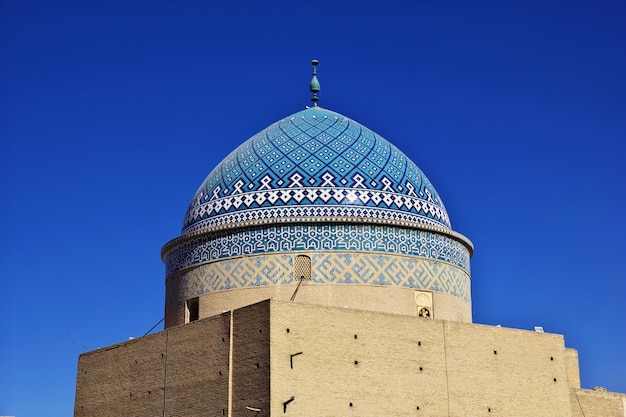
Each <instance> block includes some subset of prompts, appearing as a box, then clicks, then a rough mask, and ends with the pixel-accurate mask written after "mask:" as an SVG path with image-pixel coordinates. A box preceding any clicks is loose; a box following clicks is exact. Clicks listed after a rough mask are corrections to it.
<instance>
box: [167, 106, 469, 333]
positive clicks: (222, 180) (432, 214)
mask: <svg viewBox="0 0 626 417" xmlns="http://www.w3.org/2000/svg"><path fill="white" fill-rule="evenodd" d="M472 253H473V246H472V244H471V242H470V241H469V240H468V239H467V238H466V237H464V236H463V235H461V234H459V233H457V232H455V231H453V230H452V228H451V226H450V220H449V218H448V213H447V212H446V209H445V207H444V205H443V202H442V201H441V198H440V197H439V194H437V191H436V190H435V188H434V187H433V185H432V184H431V183H430V181H429V180H428V178H426V176H425V175H424V173H423V172H422V171H421V170H420V169H419V168H418V167H417V166H416V165H415V164H414V163H413V162H412V161H411V160H410V159H409V158H407V156H406V155H404V154H403V153H402V152H401V151H400V150H399V149H398V148H396V147H395V146H393V145H392V144H391V143H389V142H388V141H387V140H385V139H384V138H382V137H381V136H379V135H378V134H376V133H374V132H373V131H371V130H370V129H368V128H366V127H365V126H363V125H361V124H359V123H357V122H355V121H353V120H351V119H349V118H347V117H345V116H342V115H341V114H338V113H335V112H332V111H330V110H326V109H323V108H320V107H318V106H315V107H312V108H307V109H306V110H302V111H300V112H298V113H295V114H293V115H291V116H289V117H286V118H284V119H282V120H279V121H278V122H276V123H274V124H272V125H271V126H269V127H267V128H266V129H264V130H262V131H260V132H259V133H257V134H256V135H254V136H253V137H251V138H250V139H248V140H246V141H245V142H243V143H242V144H241V145H240V146H239V147H237V148H236V149H235V150H234V151H233V152H232V153H231V154H229V155H228V156H227V157H226V158H225V159H224V160H223V161H222V162H220V163H219V164H218V165H217V166H216V167H215V168H214V169H213V170H212V171H211V173H210V174H209V175H208V176H207V177H206V179H205V180H204V181H203V182H202V184H201V185H200V187H199V189H198V190H197V191H196V193H195V195H194V196H193V199H192V200H191V203H190V204H189V207H188V209H187V212H186V214H185V218H184V222H183V227H182V232H181V235H180V236H179V237H177V238H175V239H173V240H172V241H170V242H168V243H167V244H166V245H165V246H164V247H163V249H162V252H161V256H162V259H163V261H164V263H165V275H166V279H165V286H166V296H165V322H166V327H170V326H175V325H179V324H184V323H187V322H189V321H192V320H194V319H198V318H203V317H210V316H211V315H216V314H220V313H221V312H223V311H227V310H232V309H235V308H239V307H243V306H245V305H249V304H253V303H255V302H259V301H262V300H266V299H268V298H273V299H277V300H286V301H297V302H304V303H309V304H314V305H320V306H340V307H350V308H356V309H363V310H372V311H380V312H387V313H392V314H405V315H419V316H423V317H431V318H440V319H446V320H456V321H465V322H471V294H470V285H471V282H470V280H471V277H470V258H471V256H472Z"/></svg>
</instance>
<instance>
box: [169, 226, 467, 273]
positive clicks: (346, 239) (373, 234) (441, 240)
mask: <svg viewBox="0 0 626 417" xmlns="http://www.w3.org/2000/svg"><path fill="white" fill-rule="evenodd" d="M299 251H354V252H363V253H368V252H369V253H390V254H397V255H411V256H417V257H420V258H427V259H433V260H438V261H442V262H446V263H449V264H452V265H454V266H456V267H458V268H461V269H463V270H464V271H465V272H466V273H467V274H468V275H469V274H470V254H469V252H468V249H467V248H466V247H465V246H464V245H463V244H462V243H461V242H459V241H457V240H455V239H452V238H451V237H448V236H446V235H444V234H439V233H433V232H430V231H427V230H423V229H413V228H400V227H390V226H380V225H373V224H358V223H357V224H349V223H340V224H336V223H330V224H329V223H326V224H319V223H317V224H316V223H311V224H306V223H296V224H291V225H276V226H268V227H264V228H254V229H242V230H239V231H237V230H229V231H225V232H222V233H211V234H205V235H200V236H198V237H195V238H189V239H188V240H187V241H186V242H184V243H182V244H181V245H179V246H175V247H174V248H172V249H171V250H169V251H167V253H166V255H165V259H164V261H165V267H166V276H170V275H172V274H174V273H175V272H177V271H179V270H181V269H185V268H189V267H192V266H195V265H198V264H201V263H207V262H212V261H216V260H219V259H226V258H232V257H239V256H245V255H255V254H264V253H268V254H269V253H276V252H282V253H284V252H299Z"/></svg>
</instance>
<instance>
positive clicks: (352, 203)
mask: <svg viewBox="0 0 626 417" xmlns="http://www.w3.org/2000/svg"><path fill="white" fill-rule="evenodd" d="M277 206H278V207H277ZM285 217H320V218H328V217H364V218H380V219H391V220H402V221H409V222H414V223H422V224H431V225H433V226H441V225H442V224H445V225H447V224H449V223H450V221H449V219H448V214H447V213H446V211H445V210H443V209H442V208H441V207H440V206H438V205H437V204H434V203H431V202H429V201H425V200H422V199H420V198H417V197H411V196H407V195H403V194H398V193H392V192H382V191H375V190H366V189H358V188H338V187H337V188H284V189H278V190H264V191H257V192H251V193H244V194H237V195H234V196H229V197H224V198H219V199H215V200H210V201H208V202H207V203H204V204H198V205H196V206H195V207H193V208H191V209H190V210H189V211H188V212H187V216H186V218H185V224H189V225H190V226H188V227H187V228H185V230H184V231H183V234H185V233H191V232H194V231H196V230H201V229H205V228H211V227H215V226H219V225H224V224H232V223H238V222H245V221H254V220H260V219H277V218H278V219H279V218H285ZM322 220H323V219H322Z"/></svg>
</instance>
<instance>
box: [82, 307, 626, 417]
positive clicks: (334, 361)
mask: <svg viewBox="0 0 626 417" xmlns="http://www.w3.org/2000/svg"><path fill="white" fill-rule="evenodd" d="M576 357H577V355H576V351H574V350H572V349H566V348H565V347H564V344H563V337H562V336H560V335H554V334H549V333H537V332H533V331H522V330H515V329H506V328H500V327H491V326H482V325H476V324H469V323H461V322H448V321H441V320H436V319H424V318H418V317H410V316H405V315H393V314H386V313H376V312H371V311H364V310H355V309H347V308H332V307H320V306H314V305H307V304H300V303H289V302H277V301H270V300H267V301H264V302H260V303H257V304H254V305H250V306H247V307H244V308H241V309H238V310H235V311H233V312H232V313H231V312H227V313H224V314H220V315H217V316H214V317H211V318H208V319H202V320H198V321H195V322H193V323H190V324H187V325H184V326H178V327H173V328H169V329H167V330H165V331H163V332H160V333H156V334H153V335H149V336H146V337H143V338H140V339H135V340H130V341H127V342H124V343H120V344H117V345H113V346H111V347H108V348H104V349H99V350H96V351H92V352H88V353H85V354H83V355H81V357H80V359H79V364H78V374H77V388H76V402H75V411H74V415H75V416H77V417H88V416H94V417H109V416H110V417H119V416H136V417H140V416H141V417H143V416H146V417H148V416H150V417H154V416H168V417H169V416H171V417H174V416H176V417H180V416H235V417H265V416H269V415H274V416H279V415H280V416H284V417H294V416H300V417H312V416H338V417H339V416H352V417H357V416H360V417H368V416H372V417H374V416H377V417H383V416H389V417H391V416H416V417H424V416H437V417H438V416H459V417H460V416H473V417H477V416H488V417H492V416H507V417H511V416H515V417H523V416H533V417H540V416H545V417H561V416H563V417H568V416H576V417H578V416H581V417H596V416H597V417H600V416H602V417H613V416H615V417H626V415H625V414H624V402H625V401H626V395H623V394H613V393H607V392H602V391H588V390H580V389H576V388H571V387H576V386H577V385H579V377H578V366H577V364H575V363H574V362H575V360H576ZM570 378H573V379H574V380H570ZM255 410H260V411H259V412H258V414H257V412H256V411H255Z"/></svg>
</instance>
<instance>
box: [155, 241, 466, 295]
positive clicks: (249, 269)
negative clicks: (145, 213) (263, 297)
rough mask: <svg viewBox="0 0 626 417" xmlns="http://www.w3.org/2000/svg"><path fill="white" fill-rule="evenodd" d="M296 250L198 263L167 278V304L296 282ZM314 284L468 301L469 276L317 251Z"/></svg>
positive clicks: (434, 265)
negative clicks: (387, 288)
mask: <svg viewBox="0 0 626 417" xmlns="http://www.w3.org/2000/svg"><path fill="white" fill-rule="evenodd" d="M294 258H295V255H288V254H276V255H260V256H248V257H241V258H236V259H227V260H222V261H217V262H211V263H208V264H202V265H199V266H197V267H195V268H193V269H190V270H187V271H181V272H180V273H178V274H174V275H173V276H171V277H170V278H169V279H168V280H167V282H166V307H168V306H170V305H171V304H173V303H175V302H177V301H182V300H185V299H189V298H192V297H197V296H199V295H202V294H207V293H214V292H219V291H225V290H234V289H241V288H251V287H264V286H276V285H289V284H294V283H295V281H294V275H293V272H294ZM311 264H312V271H311V272H312V280H311V283H312V284H319V285H323V284H344V285H374V286H376V285H379V286H392V287H402V288H413V289H422V290H427V291H436V292H441V293H445V294H450V295H453V296H456V297H459V298H462V299H464V300H465V301H469V300H470V277H469V275H468V274H467V273H466V272H465V271H463V270H461V269H459V268H457V267H455V266H452V265H450V264H446V263H442V262H438V261H433V260H427V259H423V258H417V257H410V256H409V257H407V256H396V255H389V254H374V255H372V254H362V253H341V252H332V253H315V254H313V255H312V257H311Z"/></svg>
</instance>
